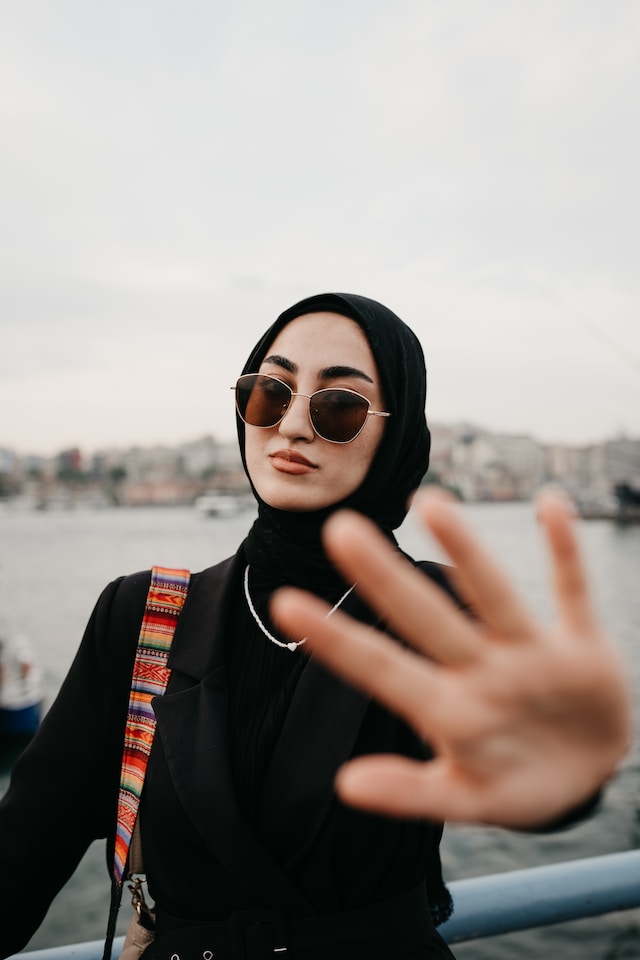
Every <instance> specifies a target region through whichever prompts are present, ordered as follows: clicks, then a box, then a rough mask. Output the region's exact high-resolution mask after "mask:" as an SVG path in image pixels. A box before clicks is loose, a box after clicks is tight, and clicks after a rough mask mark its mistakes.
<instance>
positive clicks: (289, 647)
mask: <svg viewBox="0 0 640 960" xmlns="http://www.w3.org/2000/svg"><path fill="white" fill-rule="evenodd" d="M354 587H355V583H354V584H352V585H351V586H350V587H349V589H348V590H347V592H346V593H344V594H343V595H342V596H341V597H340V599H339V600H338V602H337V603H336V604H335V605H334V606H333V607H331V610H329V613H328V614H327V619H328V618H329V617H330V616H331V614H332V613H334V611H336V610H337V609H338V607H339V606H340V604H341V603H344V601H345V600H346V599H347V597H348V596H349V594H350V593H351V591H352V590H353V588H354ZM244 595H245V597H246V598H247V605H248V607H249V610H250V612H251V616H252V617H253V619H254V620H255V622H256V623H257V624H258V626H259V627H260V629H261V630H262V632H263V633H264V635H265V637H268V638H269V640H271V643H275V645H276V646H277V647H284V648H286V649H287V650H290V651H291V653H294V652H295V651H296V650H297V649H298V647H301V646H302V644H303V643H304V642H305V641H306V639H307V638H306V637H303V638H302V640H291V641H290V642H289V643H283V642H282V640H278V638H277V637H274V635H273V634H272V633H269V631H268V630H267V628H266V627H265V625H264V623H263V622H262V620H261V619H260V617H259V616H258V614H257V612H256V608H255V607H254V605H253V602H252V600H251V596H250V594H249V565H248V564H247V566H246V567H245V570H244Z"/></svg>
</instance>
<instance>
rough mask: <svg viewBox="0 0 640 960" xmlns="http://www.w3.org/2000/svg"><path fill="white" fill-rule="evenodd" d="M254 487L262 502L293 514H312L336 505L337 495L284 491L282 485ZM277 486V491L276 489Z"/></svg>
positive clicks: (305, 491)
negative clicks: (314, 511)
mask: <svg viewBox="0 0 640 960" xmlns="http://www.w3.org/2000/svg"><path fill="white" fill-rule="evenodd" d="M254 486H255V488H256V491H257V493H258V496H259V497H260V499H261V500H264V502H265V503H267V504H268V505H269V506H270V507H273V509H274V510H289V511H290V512H291V513H311V512H312V511H313V510H324V509H325V508H326V507H330V506H332V505H333V504H335V503H338V498H336V497H335V495H333V496H331V495H328V496H322V495H321V494H320V493H319V491H309V490H301V489H299V488H298V489H297V490H283V489H282V487H281V485H280V484H277V485H274V484H257V483H255V481H254ZM276 486H277V489H276Z"/></svg>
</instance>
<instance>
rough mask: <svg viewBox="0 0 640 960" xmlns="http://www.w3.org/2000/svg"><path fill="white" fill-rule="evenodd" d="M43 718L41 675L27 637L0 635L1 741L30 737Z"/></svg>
mask: <svg viewBox="0 0 640 960" xmlns="http://www.w3.org/2000/svg"><path fill="white" fill-rule="evenodd" d="M41 715H42V675H41V671H40V666H39V664H38V661H37V659H36V657H35V656H34V653H33V651H32V649H31V647H30V645H29V643H28V642H27V640H26V638H25V637H23V636H21V635H10V634H7V633H5V634H3V635H2V636H0V742H12V741H15V740H22V739H27V738H29V737H31V736H32V735H33V734H34V733H35V731H36V729H37V728H38V724H39V723H40V718H41Z"/></svg>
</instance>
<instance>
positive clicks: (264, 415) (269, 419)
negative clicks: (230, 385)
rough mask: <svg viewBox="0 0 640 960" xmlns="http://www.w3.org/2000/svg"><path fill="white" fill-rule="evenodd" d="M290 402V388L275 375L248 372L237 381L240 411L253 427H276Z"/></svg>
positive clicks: (237, 400) (237, 402)
mask: <svg viewBox="0 0 640 960" xmlns="http://www.w3.org/2000/svg"><path fill="white" fill-rule="evenodd" d="M290 402H291V391H290V390H289V388H288V387H287V386H286V384H284V383H281V382H280V381H279V380H275V379H274V378H273V377H263V376H260V375H259V374H248V375H246V376H244V377H240V379H239V380H238V382H237V383H236V404H237V407H238V413H239V414H240V416H241V417H242V419H243V420H244V421H245V423H249V424H251V426H253V427H274V426H275V425H276V423H279V422H280V420H282V418H283V416H284V415H285V413H286V412H287V408H288V406H289V403H290Z"/></svg>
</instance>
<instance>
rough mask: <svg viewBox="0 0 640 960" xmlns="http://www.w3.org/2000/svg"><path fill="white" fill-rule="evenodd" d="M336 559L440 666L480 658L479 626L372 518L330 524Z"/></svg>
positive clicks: (327, 537) (398, 629) (350, 517)
mask: <svg viewBox="0 0 640 960" xmlns="http://www.w3.org/2000/svg"><path fill="white" fill-rule="evenodd" d="M324 542H325V546H326V549H327V552H328V553H329V555H330V557H331V559H332V560H333V561H334V562H335V563H336V564H337V566H338V567H339V568H340V570H341V571H342V573H343V575H344V576H345V577H346V578H347V579H348V580H353V581H355V582H356V584H357V586H356V589H357V591H358V593H359V595H360V596H362V597H363V598H364V599H365V600H366V601H367V602H368V603H369V604H370V605H371V607H373V609H375V610H376V611H377V612H378V613H379V614H380V615H381V616H382V617H383V619H384V620H385V622H386V623H388V624H389V626H390V628H391V629H392V630H393V632H394V633H396V634H398V636H400V637H402V638H404V639H406V640H407V641H408V642H409V643H411V644H412V645H413V646H414V647H416V648H417V649H419V650H422V651H423V652H424V653H426V654H428V655H429V656H430V657H432V658H433V659H435V660H437V661H438V662H439V663H443V664H448V665H450V666H452V665H457V664H464V663H467V662H469V661H470V660H471V659H475V658H476V657H477V654H478V646H479V639H478V637H477V632H476V628H475V627H474V626H473V625H472V624H471V621H470V620H469V618H468V617H466V616H465V615H464V614H462V613H461V612H460V611H459V609H458V608H457V607H456V606H455V605H454V603H453V602H452V601H451V600H450V599H449V597H448V596H447V595H446V594H445V593H444V591H443V590H442V589H441V588H440V587H438V586H437V585H436V584H434V583H432V582H431V581H430V580H429V579H428V578H427V577H426V576H425V575H424V574H423V573H422V572H421V571H419V570H416V568H415V567H414V566H412V564H411V563H409V561H408V560H406V559H405V558H404V557H403V556H402V555H401V554H400V553H399V552H398V550H397V549H396V548H395V547H394V546H392V544H391V543H390V542H389V541H388V540H387V538H386V537H384V536H383V535H382V534H381V533H380V532H379V530H378V529H377V528H376V527H375V526H374V524H372V523H371V522H370V521H369V520H366V519H365V518H364V517H362V516H360V515H359V514H356V513H352V512H348V511H341V512H340V513H337V514H334V516H333V517H332V518H331V519H330V520H329V521H328V522H327V523H326V524H325V528H324Z"/></svg>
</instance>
